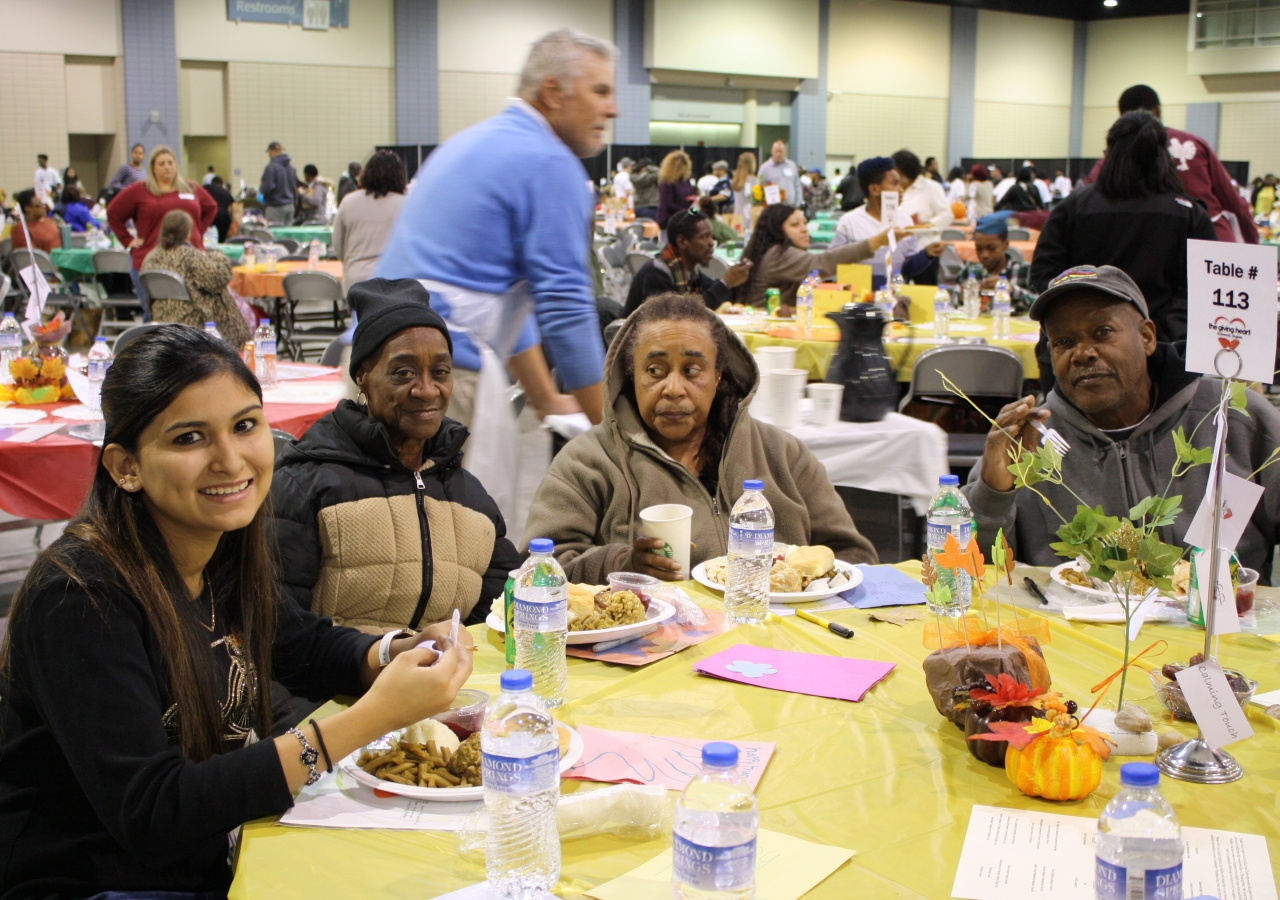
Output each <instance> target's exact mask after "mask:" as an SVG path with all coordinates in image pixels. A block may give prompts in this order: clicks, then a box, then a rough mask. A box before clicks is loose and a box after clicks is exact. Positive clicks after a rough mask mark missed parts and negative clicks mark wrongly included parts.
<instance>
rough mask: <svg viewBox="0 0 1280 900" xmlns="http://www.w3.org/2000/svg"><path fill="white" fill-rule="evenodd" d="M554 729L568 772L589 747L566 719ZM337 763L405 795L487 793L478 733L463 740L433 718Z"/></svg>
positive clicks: (457, 797)
mask: <svg viewBox="0 0 1280 900" xmlns="http://www.w3.org/2000/svg"><path fill="white" fill-rule="evenodd" d="M436 726H439V727H436ZM556 732H557V734H558V736H559V739H560V773H561V774H564V772H566V771H567V770H568V769H569V767H570V766H572V765H573V764H574V763H576V762H577V761H578V760H579V759H581V758H582V752H583V750H584V749H585V748H584V745H583V743H582V737H581V735H579V734H578V732H577V731H575V730H574V729H572V728H570V727H569V726H568V725H564V724H561V723H560V722H557V723H556ZM338 766H339V768H341V769H342V771H344V772H346V773H347V774H348V775H350V776H351V777H352V778H354V779H355V780H356V781H358V782H359V783H360V784H362V785H364V786H365V787H368V788H373V789H374V790H378V791H383V792H385V793H388V794H398V795H400V796H401V797H412V798H413V799H415V800H436V801H442V802H446V803H461V802H465V801H468V800H483V799H484V784H483V781H482V778H481V774H480V733H479V732H476V733H475V734H473V735H471V736H470V737H468V738H467V739H466V740H465V741H459V740H458V737H457V735H455V734H454V733H453V732H452V731H450V730H449V728H448V727H446V726H445V725H444V724H443V723H442V722H438V721H436V720H435V719H425V720H424V721H422V722H418V723H417V724H415V725H410V726H409V727H408V728H406V729H405V730H404V731H393V732H392V733H391V734H389V735H387V736H385V737H383V738H379V739H378V740H376V741H374V742H373V743H372V744H370V745H369V746H367V747H365V748H364V749H363V750H357V751H355V752H353V753H352V754H351V755H350V756H348V757H346V758H345V759H343V760H342V762H340V763H338ZM455 782H456V783H455Z"/></svg>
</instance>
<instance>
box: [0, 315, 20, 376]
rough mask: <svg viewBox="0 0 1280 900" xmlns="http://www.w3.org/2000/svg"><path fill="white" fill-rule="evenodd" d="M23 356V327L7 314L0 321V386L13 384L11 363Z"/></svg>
mask: <svg viewBox="0 0 1280 900" xmlns="http://www.w3.org/2000/svg"><path fill="white" fill-rule="evenodd" d="M21 355H22V326H21V325H19V324H18V320H17V319H15V318H14V317H13V313H11V312H7V313H5V314H4V318H3V319H0V384H13V373H12V372H10V371H9V363H11V362H13V361H14V360H15V359H17V358H18V357H19V356H21Z"/></svg>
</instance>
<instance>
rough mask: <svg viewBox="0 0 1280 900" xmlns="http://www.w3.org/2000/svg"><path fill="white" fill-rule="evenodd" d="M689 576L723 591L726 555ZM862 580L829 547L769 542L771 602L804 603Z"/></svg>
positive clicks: (832, 595) (859, 573)
mask: <svg viewBox="0 0 1280 900" xmlns="http://www.w3.org/2000/svg"><path fill="white" fill-rule="evenodd" d="M692 574H693V580H694V581H696V582H698V584H700V585H702V586H703V587H708V588H711V590H713V591H720V592H721V593H723V592H724V585H725V581H726V580H727V579H728V576H729V558H728V557H727V556H717V557H716V558H715V559H709V560H707V561H706V562H703V563H698V565H696V566H694V567H693V573H692ZM860 584H862V570H861V569H859V568H858V567H857V566H855V565H853V564H852V563H847V562H844V561H843V560H838V559H836V555H835V553H833V552H832V551H831V548H830V547H823V546H820V545H819V546H813V547H797V546H794V545H792V544H783V543H775V544H774V545H773V567H772V568H771V569H770V570H769V601H770V602H771V603H806V602H808V601H810V600H826V599H827V598H828V597H834V596H835V595H836V594H839V593H841V592H842V591H847V590H849V589H850V588H855V587H857V586H858V585H860Z"/></svg>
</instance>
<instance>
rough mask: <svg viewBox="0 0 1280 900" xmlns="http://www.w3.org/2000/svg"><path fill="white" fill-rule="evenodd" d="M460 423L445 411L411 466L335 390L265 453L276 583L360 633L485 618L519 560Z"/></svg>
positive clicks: (383, 432)
mask: <svg viewBox="0 0 1280 900" xmlns="http://www.w3.org/2000/svg"><path fill="white" fill-rule="evenodd" d="M466 440H467V429H466V428H464V427H463V426H462V425H461V424H459V423H458V422H455V421H453V420H452V419H448V418H446V419H445V420H444V422H443V423H442V424H441V426H440V431H439V432H438V433H437V434H436V436H435V437H434V438H433V439H432V440H431V441H430V443H428V445H427V447H426V451H425V457H426V459H425V465H424V467H423V469H422V470H421V471H419V472H413V471H410V470H409V469H408V468H406V467H405V466H404V465H403V464H402V463H401V462H400V460H399V458H398V457H397V456H396V453H395V451H394V450H393V449H392V446H391V439H390V436H389V435H388V433H387V430H386V428H385V427H384V426H383V425H382V424H381V423H380V422H378V421H377V420H375V419H373V418H371V417H370V416H369V415H368V414H367V413H366V412H365V410H364V408H363V407H360V406H357V405H356V404H355V403H352V402H351V401H350V400H344V401H342V402H341V403H339V404H338V406H337V408H336V409H335V410H334V411H333V412H331V413H329V414H328V415H327V416H325V417H323V418H322V419H320V420H319V421H318V422H316V423H315V424H314V425H312V426H311V428H310V429H308V430H307V433H306V434H305V435H303V437H302V438H301V440H299V441H297V442H295V443H293V444H290V445H289V446H288V447H286V448H285V450H284V451H283V452H282V453H281V454H280V457H279V459H278V460H277V461H276V472H275V481H274V483H273V485H272V489H271V496H272V500H273V502H274V506H275V523H276V532H277V536H278V539H279V542H280V556H281V560H282V562H283V581H284V585H285V589H286V591H287V592H288V593H289V595H290V596H292V597H293V599H294V600H295V601H296V602H297V603H298V605H299V606H301V607H303V608H305V609H310V610H311V611H313V612H315V611H317V610H324V612H323V613H319V614H321V615H329V616H332V617H333V619H334V620H335V621H337V622H339V623H343V624H347V625H351V626H353V627H356V628H361V629H363V630H367V631H371V632H384V631H389V630H391V629H393V628H402V627H405V626H408V627H413V628H416V627H420V626H421V625H425V624H429V623H431V622H438V621H443V620H445V619H447V618H449V616H450V615H451V614H452V612H453V610H454V608H457V609H459V610H461V612H462V615H463V617H464V619H466V621H467V623H468V624H473V623H476V622H482V621H484V618H485V616H486V615H487V614H488V609H489V601H490V600H491V599H493V598H495V597H499V596H501V595H502V589H503V586H504V584H505V583H506V579H507V574H508V573H509V572H510V571H511V570H513V569H515V568H517V567H518V566H519V565H520V558H519V556H518V555H517V554H516V550H515V547H513V546H512V544H511V542H510V541H509V540H507V538H506V524H505V523H504V522H503V520H502V514H501V513H500V512H499V511H498V507H497V505H496V504H495V503H494V502H493V499H492V498H491V497H490V496H489V495H488V493H486V492H485V489H484V487H483V486H482V485H481V484H480V481H479V480H478V479H477V478H476V477H475V476H474V475H473V474H471V473H470V472H468V471H466V470H465V469H463V468H462V467H461V462H462V447H463V444H464V443H465V442H466Z"/></svg>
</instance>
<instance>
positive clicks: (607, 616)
mask: <svg viewBox="0 0 1280 900" xmlns="http://www.w3.org/2000/svg"><path fill="white" fill-rule="evenodd" d="M501 602H502V601H501V600H495V601H494V605H495V606H496V607H498V609H500V608H501ZM498 609H494V610H493V611H491V612H490V613H489V615H488V617H487V618H486V619H485V620H484V621H485V624H486V625H488V626H489V627H490V628H492V629H493V630H494V631H496V632H498V633H499V634H506V623H505V622H504V621H503V618H502V613H501V612H499V611H498ZM675 614H676V608H675V607H674V606H672V605H671V604H670V603H668V602H666V601H665V600H659V599H658V598H657V597H654V598H653V599H651V600H650V601H649V607H648V609H646V608H645V606H644V603H643V602H641V599H640V597H638V596H637V595H636V594H635V593H633V592H632V591H612V590H610V589H609V587H608V585H598V584H570V585H569V643H570V644H597V643H600V642H602V641H619V640H622V639H623V638H628V637H632V636H634V635H639V634H643V633H644V632H646V631H649V630H651V629H653V628H656V627H657V626H659V625H661V624H662V623H663V622H665V621H667V620H668V619H670V618H671V617H672V616H674V615H675Z"/></svg>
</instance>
